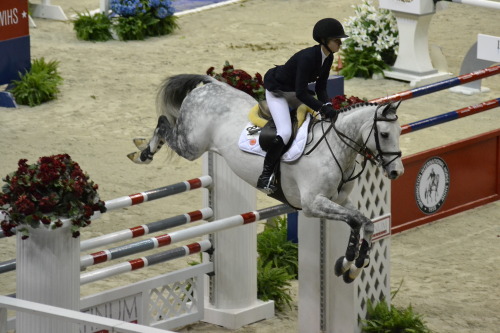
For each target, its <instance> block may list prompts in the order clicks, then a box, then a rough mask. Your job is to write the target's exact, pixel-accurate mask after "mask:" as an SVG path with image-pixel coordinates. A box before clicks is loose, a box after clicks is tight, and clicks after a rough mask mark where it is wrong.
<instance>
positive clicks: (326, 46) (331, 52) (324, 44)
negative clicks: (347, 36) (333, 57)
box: [321, 43, 333, 54]
mask: <svg viewBox="0 0 500 333" xmlns="http://www.w3.org/2000/svg"><path fill="white" fill-rule="evenodd" d="M321 45H323V46H324V47H325V48H326V49H327V50H328V52H330V54H333V51H332V50H330V48H329V47H328V45H326V43H321Z"/></svg>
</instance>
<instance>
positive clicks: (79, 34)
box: [73, 11, 112, 42]
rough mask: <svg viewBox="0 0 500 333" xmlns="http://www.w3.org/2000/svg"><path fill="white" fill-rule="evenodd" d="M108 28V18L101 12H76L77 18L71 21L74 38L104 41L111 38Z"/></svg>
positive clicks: (109, 24)
mask: <svg viewBox="0 0 500 333" xmlns="http://www.w3.org/2000/svg"><path fill="white" fill-rule="evenodd" d="M110 28H111V20H110V18H109V17H108V16H107V15H105V14H102V13H97V14H95V15H91V14H90V12H88V11H87V12H86V13H83V14H82V13H77V19H76V20H75V21H74V22H73V29H74V30H75V31H76V38H78V39H80V40H87V41H96V42H105V41H107V40H110V39H111V38H112V36H111V31H110Z"/></svg>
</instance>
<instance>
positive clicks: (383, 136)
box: [380, 132, 389, 139]
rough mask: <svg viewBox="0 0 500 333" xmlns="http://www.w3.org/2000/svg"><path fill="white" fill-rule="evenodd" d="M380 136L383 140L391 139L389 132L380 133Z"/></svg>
mask: <svg viewBox="0 0 500 333" xmlns="http://www.w3.org/2000/svg"><path fill="white" fill-rule="evenodd" d="M380 136H381V137H382V138H384V139H387V138H388V137H389V133H387V132H382V133H380Z"/></svg>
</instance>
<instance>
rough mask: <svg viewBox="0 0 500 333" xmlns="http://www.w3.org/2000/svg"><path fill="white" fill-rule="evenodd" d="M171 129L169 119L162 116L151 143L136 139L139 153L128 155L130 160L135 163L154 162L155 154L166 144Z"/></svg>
mask: <svg viewBox="0 0 500 333" xmlns="http://www.w3.org/2000/svg"><path fill="white" fill-rule="evenodd" d="M168 128H169V124H168V120H167V117H165V116H160V117H159V118H158V124H157V125H156V128H155V130H154V133H153V137H152V138H151V139H150V140H149V142H148V141H147V140H146V139H144V138H135V139H134V144H135V145H136V147H137V148H139V150H140V151H139V152H133V153H130V154H128V155H127V156H128V158H129V159H130V160H132V162H134V163H139V164H148V163H150V162H151V161H152V160H153V156H154V154H155V153H156V152H157V151H158V150H160V148H161V147H162V146H163V145H164V144H165V137H166V134H167V130H168Z"/></svg>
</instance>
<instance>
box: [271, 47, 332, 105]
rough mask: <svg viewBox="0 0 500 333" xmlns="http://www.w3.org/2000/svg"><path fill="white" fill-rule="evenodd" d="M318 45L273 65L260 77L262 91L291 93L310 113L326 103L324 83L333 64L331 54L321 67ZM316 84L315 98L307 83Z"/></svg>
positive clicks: (327, 99) (326, 95) (327, 100)
mask: <svg viewBox="0 0 500 333" xmlns="http://www.w3.org/2000/svg"><path fill="white" fill-rule="evenodd" d="M322 52H323V51H321V46H320V45H315V46H312V47H308V48H306V49H303V50H301V51H299V52H297V53H295V54H294V55H293V56H292V57H291V58H290V59H289V60H288V61H287V62H286V63H285V64H284V65H280V66H276V67H274V68H271V69H270V70H268V71H267V73H266V74H265V75H264V88H266V89H267V90H268V91H271V92H272V91H276V90H281V91H295V94H296V96H297V98H298V99H299V100H300V101H301V102H303V103H304V104H305V105H307V106H308V107H310V108H311V109H313V110H316V111H318V110H319V109H321V107H322V106H323V104H324V103H326V102H329V98H328V94H327V92H326V83H327V80H328V76H329V74H330V68H331V67H332V63H333V53H332V54H330V55H329V56H328V57H326V59H325V61H324V62H323V65H321V59H322V57H321V53H322ZM311 82H316V87H315V90H316V95H317V97H318V99H315V98H314V97H313V96H312V95H311V93H310V92H309V89H308V84H309V83H311Z"/></svg>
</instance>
